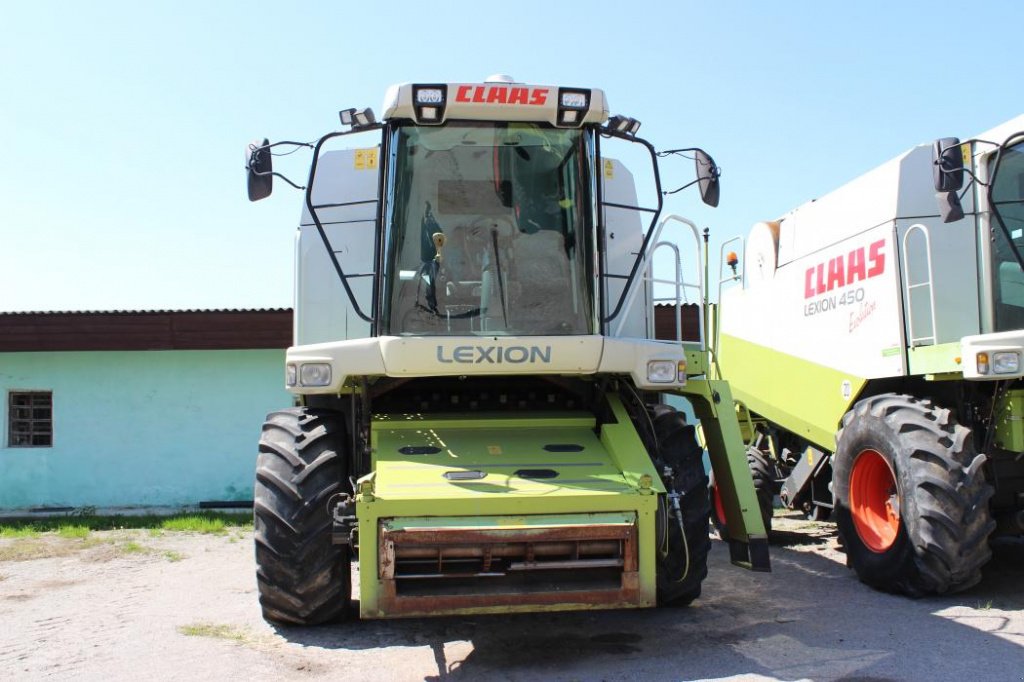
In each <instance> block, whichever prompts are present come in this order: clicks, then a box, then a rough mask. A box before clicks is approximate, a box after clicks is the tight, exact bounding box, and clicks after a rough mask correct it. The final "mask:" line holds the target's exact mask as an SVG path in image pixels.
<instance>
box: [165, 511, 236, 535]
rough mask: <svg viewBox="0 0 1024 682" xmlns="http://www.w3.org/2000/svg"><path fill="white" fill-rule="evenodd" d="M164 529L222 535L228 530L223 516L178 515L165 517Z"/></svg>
mask: <svg viewBox="0 0 1024 682" xmlns="http://www.w3.org/2000/svg"><path fill="white" fill-rule="evenodd" d="M160 528H161V529H163V530H172V531H179V532H180V531H184V532H189V533H212V534H215V535H222V534H223V533H225V532H227V528H226V524H225V523H224V519H222V518H211V517H209V516H200V515H195V516H177V517H174V518H170V519H165V520H164V521H163V523H161V524H160Z"/></svg>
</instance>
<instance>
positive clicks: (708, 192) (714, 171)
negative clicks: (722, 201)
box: [693, 149, 722, 208]
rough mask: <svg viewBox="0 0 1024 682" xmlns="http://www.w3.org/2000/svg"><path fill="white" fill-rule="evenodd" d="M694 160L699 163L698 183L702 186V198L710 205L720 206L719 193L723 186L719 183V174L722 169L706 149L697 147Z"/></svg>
mask: <svg viewBox="0 0 1024 682" xmlns="http://www.w3.org/2000/svg"><path fill="white" fill-rule="evenodd" d="M693 158H694V162H695V163H696V165H697V184H698V185H699V187H700V199H701V201H703V202H704V203H705V204H707V205H708V206H711V207H712V208H714V207H715V206H718V195H719V191H720V190H721V186H720V185H719V184H718V176H719V175H721V173H722V171H721V170H720V169H719V168H718V166H716V165H715V160H714V159H712V158H711V157H710V156H709V155H708V154H707V153H706V152H704V150H702V149H697V150H695V152H694V157H693Z"/></svg>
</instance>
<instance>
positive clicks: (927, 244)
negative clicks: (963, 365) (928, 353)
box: [903, 223, 938, 348]
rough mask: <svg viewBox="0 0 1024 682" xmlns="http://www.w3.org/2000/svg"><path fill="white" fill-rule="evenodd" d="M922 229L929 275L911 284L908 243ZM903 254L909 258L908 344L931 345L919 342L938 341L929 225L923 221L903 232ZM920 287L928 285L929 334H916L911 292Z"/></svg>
mask: <svg viewBox="0 0 1024 682" xmlns="http://www.w3.org/2000/svg"><path fill="white" fill-rule="evenodd" d="M915 231H920V232H921V235H922V236H923V237H924V254H925V263H926V264H927V266H928V267H927V270H928V276H927V278H926V279H925V280H923V281H921V282H916V283H914V284H911V282H910V253H909V252H908V251H907V244H908V243H909V241H908V240H909V238H910V235H911V234H912V233H913V232H915ZM903 256H904V258H906V259H907V267H906V268H905V270H904V277H903V286H904V288H905V289H906V290H907V332H908V333H907V336H909V338H908V339H907V341H908V345H909V346H910V347H911V348H915V347H917V346H919V345H920V346H925V345H929V344H926V343H918V341H921V342H924V341H929V340H930V341H931V344H930V345H933V346H934V345H935V344H936V343H938V329H937V327H938V325H937V324H936V319H935V289H934V287H932V244H931V238H930V237H929V235H928V227H927V226H926V225H924V224H923V223H915V224H913V225H911V226H910V227H908V228H907V231H906V232H905V233H903ZM920 287H928V309H929V312H930V313H931V323H932V333H931V335H929V336H914V301H913V299H912V297H911V293H912V291H913V290H914V289H917V288H920Z"/></svg>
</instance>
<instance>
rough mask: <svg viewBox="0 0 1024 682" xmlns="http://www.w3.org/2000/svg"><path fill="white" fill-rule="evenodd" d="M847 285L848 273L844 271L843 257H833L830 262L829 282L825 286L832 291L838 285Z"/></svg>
mask: <svg viewBox="0 0 1024 682" xmlns="http://www.w3.org/2000/svg"><path fill="white" fill-rule="evenodd" d="M845 286H846V273H845V272H844V271H843V257H842V256H839V257H838V258H833V259H832V260H830V261H829V262H828V284H826V285H825V288H826V289H827V290H828V291H832V290H833V289H835V288H836V287H845Z"/></svg>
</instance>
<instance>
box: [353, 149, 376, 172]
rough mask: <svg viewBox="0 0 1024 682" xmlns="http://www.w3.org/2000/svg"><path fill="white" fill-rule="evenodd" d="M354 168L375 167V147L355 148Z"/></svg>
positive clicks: (367, 168) (365, 168)
mask: <svg viewBox="0 0 1024 682" xmlns="http://www.w3.org/2000/svg"><path fill="white" fill-rule="evenodd" d="M355 165H356V170H376V169H377V148H376V147H371V148H370V149H357V150H356V156H355Z"/></svg>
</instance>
